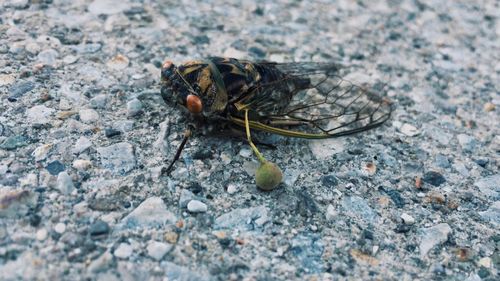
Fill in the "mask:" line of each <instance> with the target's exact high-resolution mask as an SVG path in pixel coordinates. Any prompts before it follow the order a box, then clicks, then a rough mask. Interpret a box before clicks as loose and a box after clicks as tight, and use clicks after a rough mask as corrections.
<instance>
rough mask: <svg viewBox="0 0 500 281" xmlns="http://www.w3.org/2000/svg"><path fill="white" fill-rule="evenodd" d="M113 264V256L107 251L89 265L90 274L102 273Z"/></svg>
mask: <svg viewBox="0 0 500 281" xmlns="http://www.w3.org/2000/svg"><path fill="white" fill-rule="evenodd" d="M112 262H113V255H112V254H111V253H110V252H108V251H106V252H104V253H103V254H102V255H101V256H100V257H98V258H97V259H95V260H93V261H92V262H91V263H90V265H89V271H90V272H94V273H95V272H100V271H104V270H106V269H107V268H108V267H109V265H110V264H111V263H112Z"/></svg>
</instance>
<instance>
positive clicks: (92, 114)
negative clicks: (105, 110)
mask: <svg viewBox="0 0 500 281" xmlns="http://www.w3.org/2000/svg"><path fill="white" fill-rule="evenodd" d="M79 115H80V120H81V121H82V122H83V123H85V124H92V123H95V122H96V121H97V120H99V113H97V111H95V110H93V109H82V110H80V112H79Z"/></svg>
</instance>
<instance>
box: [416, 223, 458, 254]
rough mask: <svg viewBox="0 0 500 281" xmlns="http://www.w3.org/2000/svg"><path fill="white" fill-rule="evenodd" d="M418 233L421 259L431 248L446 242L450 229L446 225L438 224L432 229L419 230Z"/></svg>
mask: <svg viewBox="0 0 500 281" xmlns="http://www.w3.org/2000/svg"><path fill="white" fill-rule="evenodd" d="M418 233H419V237H420V245H419V248H420V256H421V258H423V257H425V256H426V255H427V253H428V252H429V251H430V250H431V249H432V248H434V247H435V246H437V245H439V244H442V243H444V242H446V241H447V240H448V235H449V234H450V233H451V227H450V226H449V225H448V224H447V223H440V224H438V225H435V226H432V227H428V228H420V229H419V230H418Z"/></svg>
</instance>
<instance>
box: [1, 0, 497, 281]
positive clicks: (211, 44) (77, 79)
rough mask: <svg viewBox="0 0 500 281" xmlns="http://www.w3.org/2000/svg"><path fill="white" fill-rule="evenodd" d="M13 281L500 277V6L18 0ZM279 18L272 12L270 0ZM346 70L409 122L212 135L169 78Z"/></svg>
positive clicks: (5, 164) (9, 53)
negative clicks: (257, 135)
mask: <svg viewBox="0 0 500 281" xmlns="http://www.w3.org/2000/svg"><path fill="white" fill-rule="evenodd" d="M1 2H2V3H1V6H0V279H1V280H20V279H24V280H82V279H85V280H343V279H345V280H355V279H358V280H468V281H479V280H498V279H499V276H500V271H499V270H500V254H499V248H500V232H499V229H500V184H499V183H500V173H499V166H500V165H499V164H500V161H499V159H500V157H499V152H500V126H499V120H500V116H499V115H500V114H499V112H500V108H499V107H500V95H499V89H500V83H499V81H500V63H499V62H500V40H499V37H500V6H499V5H500V4H499V2H498V1H495V0H483V1H469V0H457V1H439V0H385V1H350V0H338V1H334V0H332V1H326V0H324V1H256V3H254V1H241V3H238V4H234V3H233V2H240V1H202V2H195V1H158V2H162V4H159V3H155V2H156V1H148V0H133V1H130V0H120V1H112V0H94V1H92V0H75V1H63V0H37V1H29V0H2V1H1ZM266 2H269V3H266ZM214 55H219V56H228V57H236V58H248V59H253V60H263V59H265V60H271V61H278V62H283V61H286V62H288V61H335V62H338V63H343V64H345V65H347V66H349V67H348V69H349V74H348V75H347V76H348V77H347V79H349V80H351V81H354V82H356V83H358V84H363V85H375V86H376V85H385V84H384V83H387V85H386V88H387V89H388V92H387V95H388V96H389V97H390V99H391V100H392V101H393V102H394V106H395V111H394V114H393V116H392V117H391V119H390V120H389V121H388V122H387V123H386V124H384V125H383V126H382V127H379V128H377V129H374V130H371V131H369V132H365V133H362V134H359V135H356V136H349V137H343V138H337V139H329V140H321V141H306V140H298V139H289V138H283V137H277V136H269V135H266V134H262V137H263V138H264V139H266V140H268V141H271V142H272V143H274V144H275V145H276V146H277V149H275V150H272V149H266V148H262V152H263V153H264V155H266V157H267V158H268V159H269V160H271V161H274V162H275V163H277V164H278V165H279V166H280V167H281V168H282V169H283V171H284V179H283V183H282V184H281V185H280V187H279V188H277V189H276V190H274V191H271V192H263V191H260V190H258V189H257V188H256V186H255V181H254V172H255V170H256V168H257V165H258V164H257V160H256V159H255V157H254V156H253V154H252V152H251V150H250V149H249V147H248V145H247V144H246V143H245V142H243V141H241V140H235V139H229V138H224V137H223V138H217V137H207V136H196V137H194V138H192V139H191V140H190V141H189V143H188V145H187V147H186V149H185V151H184V153H183V156H182V157H181V160H180V162H179V163H177V165H176V166H175V169H174V171H173V172H172V174H171V175H170V176H165V175H162V173H161V169H162V168H163V167H165V163H166V161H168V160H169V159H171V158H172V156H173V154H174V153H175V150H176V148H177V147H178V145H179V144H180V142H181V140H182V132H183V130H184V128H185V125H184V123H185V121H186V119H185V115H184V114H183V113H182V112H181V111H180V110H179V109H177V108H174V107H172V106H168V105H166V104H165V103H164V102H163V100H162V99H161V97H160V95H159V77H160V72H159V67H160V66H161V64H162V62H163V61H164V60H165V59H167V58H168V59H170V60H172V61H174V62H178V63H180V62H183V61H186V60H189V59H194V58H202V57H206V56H214Z"/></svg>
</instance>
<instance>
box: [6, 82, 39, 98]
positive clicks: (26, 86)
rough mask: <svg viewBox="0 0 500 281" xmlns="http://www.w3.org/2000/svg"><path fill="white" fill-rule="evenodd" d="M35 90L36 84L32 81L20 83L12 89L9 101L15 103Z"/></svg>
mask: <svg viewBox="0 0 500 281" xmlns="http://www.w3.org/2000/svg"><path fill="white" fill-rule="evenodd" d="M34 88H35V83H33V82H30V81H20V82H18V83H16V84H14V85H12V86H11V87H10V89H9V92H10V94H9V97H8V99H9V101H15V100H17V99H18V98H20V97H22V96H23V95H24V94H26V93H27V92H29V91H31V90H33V89H34Z"/></svg>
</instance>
